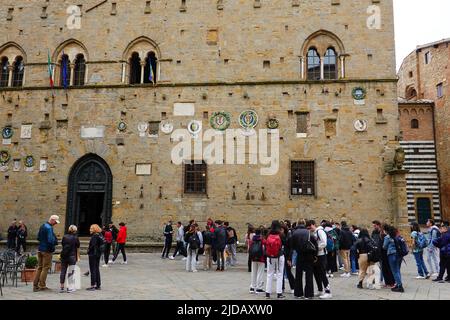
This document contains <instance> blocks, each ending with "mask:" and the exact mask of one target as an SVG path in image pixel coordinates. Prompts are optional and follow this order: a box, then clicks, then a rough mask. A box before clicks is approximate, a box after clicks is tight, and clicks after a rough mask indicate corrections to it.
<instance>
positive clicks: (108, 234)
mask: <svg viewBox="0 0 450 320" xmlns="http://www.w3.org/2000/svg"><path fill="white" fill-rule="evenodd" d="M103 237H104V238H105V252H104V260H105V264H104V265H103V266H102V267H104V268H106V267H108V262H109V255H110V253H111V245H112V241H113V234H112V230H111V229H109V228H108V227H107V226H104V227H103Z"/></svg>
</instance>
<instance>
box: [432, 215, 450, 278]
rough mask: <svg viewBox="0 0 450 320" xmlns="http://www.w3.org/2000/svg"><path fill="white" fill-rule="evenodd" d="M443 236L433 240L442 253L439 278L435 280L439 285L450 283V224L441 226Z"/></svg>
mask: <svg viewBox="0 0 450 320" xmlns="http://www.w3.org/2000/svg"><path fill="white" fill-rule="evenodd" d="M441 234H442V236H441V237H440V238H438V239H436V240H433V245H434V246H435V247H436V248H439V249H440V251H441V261H440V263H439V276H438V278H437V279H435V280H433V281H435V282H439V283H445V282H450V231H449V223H448V222H444V223H442V226H441ZM446 269H447V278H445V280H444V274H445V270H446Z"/></svg>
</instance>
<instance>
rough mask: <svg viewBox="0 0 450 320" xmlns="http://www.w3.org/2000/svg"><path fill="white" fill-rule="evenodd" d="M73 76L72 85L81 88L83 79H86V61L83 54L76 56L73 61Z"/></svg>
mask: <svg viewBox="0 0 450 320" xmlns="http://www.w3.org/2000/svg"><path fill="white" fill-rule="evenodd" d="M73 71H74V75H73V85H74V86H83V85H84V79H85V77H86V60H85V59H84V55H83V54H81V53H80V54H78V55H77V58H76V60H75V68H74V70H73Z"/></svg>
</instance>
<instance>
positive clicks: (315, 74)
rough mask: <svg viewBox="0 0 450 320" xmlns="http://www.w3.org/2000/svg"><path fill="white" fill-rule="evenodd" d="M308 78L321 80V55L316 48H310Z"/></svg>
mask: <svg viewBox="0 0 450 320" xmlns="http://www.w3.org/2000/svg"><path fill="white" fill-rule="evenodd" d="M307 60H308V61H307V64H308V80H320V56H319V53H318V52H317V50H316V48H310V49H309V50H308V57H307Z"/></svg>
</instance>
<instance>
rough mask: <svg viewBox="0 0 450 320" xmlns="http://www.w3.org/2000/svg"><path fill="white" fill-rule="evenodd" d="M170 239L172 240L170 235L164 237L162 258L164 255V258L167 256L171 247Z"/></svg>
mask: <svg viewBox="0 0 450 320" xmlns="http://www.w3.org/2000/svg"><path fill="white" fill-rule="evenodd" d="M172 241H173V238H172V237H170V236H169V237H166V239H165V241H164V249H163V252H162V257H163V258H164V257H166V258H168V257H169V252H170V249H172Z"/></svg>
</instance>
